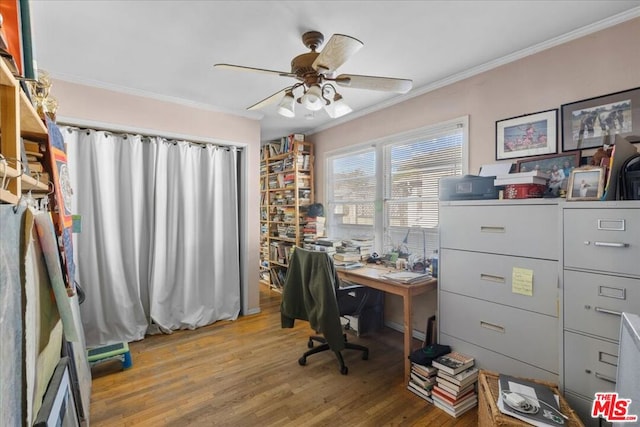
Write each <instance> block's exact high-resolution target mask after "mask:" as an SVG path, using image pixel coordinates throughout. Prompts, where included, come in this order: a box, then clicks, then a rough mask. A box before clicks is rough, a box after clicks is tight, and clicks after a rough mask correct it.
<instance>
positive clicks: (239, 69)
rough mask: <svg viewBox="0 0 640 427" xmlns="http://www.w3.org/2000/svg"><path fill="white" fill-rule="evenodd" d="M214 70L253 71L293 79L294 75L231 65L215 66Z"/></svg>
mask: <svg viewBox="0 0 640 427" xmlns="http://www.w3.org/2000/svg"><path fill="white" fill-rule="evenodd" d="M214 67H216V68H226V69H228V70H238V71H253V72H258V73H264V74H277V75H279V76H282V77H295V76H296V75H295V74H292V73H289V72H287V71H275V70H266V69H264V68H254V67H245V66H244V65H233V64H215V65H214Z"/></svg>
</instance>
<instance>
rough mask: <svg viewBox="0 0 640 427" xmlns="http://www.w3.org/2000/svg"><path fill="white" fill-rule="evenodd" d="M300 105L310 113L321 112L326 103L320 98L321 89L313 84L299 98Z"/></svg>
mask: <svg viewBox="0 0 640 427" xmlns="http://www.w3.org/2000/svg"><path fill="white" fill-rule="evenodd" d="M300 103H301V104H302V105H304V108H306V109H307V110H311V111H318V110H321V109H322V107H324V106H325V104H326V102H325V100H324V99H323V98H322V89H321V88H320V85H318V84H313V85H311V86H309V89H307V91H306V92H305V93H304V95H302V97H301V98H300Z"/></svg>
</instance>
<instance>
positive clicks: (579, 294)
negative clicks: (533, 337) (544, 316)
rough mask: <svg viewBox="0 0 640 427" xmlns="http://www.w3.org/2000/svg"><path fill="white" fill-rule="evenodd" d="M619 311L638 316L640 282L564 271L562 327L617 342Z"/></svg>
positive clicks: (637, 261)
mask: <svg viewBox="0 0 640 427" xmlns="http://www.w3.org/2000/svg"><path fill="white" fill-rule="evenodd" d="M636 263H640V259H638V260H636ZM623 311H627V312H630V313H640V279H632V278H627V277H616V276H607V275H604V274H597V273H587V272H579V271H571V270H565V271H564V326H565V328H568V329H574V330H578V331H583V332H586V333H589V334H593V335H598V336H601V337H604V338H608V339H611V340H615V341H617V340H618V336H619V334H620V319H621V317H620V316H621V314H622V312H623Z"/></svg>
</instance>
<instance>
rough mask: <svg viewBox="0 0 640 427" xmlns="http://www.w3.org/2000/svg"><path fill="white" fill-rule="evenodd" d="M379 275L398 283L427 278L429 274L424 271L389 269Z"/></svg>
mask: <svg viewBox="0 0 640 427" xmlns="http://www.w3.org/2000/svg"><path fill="white" fill-rule="evenodd" d="M380 277H384V278H385V279H389V280H393V281H395V282H400V283H414V282H420V281H422V280H425V279H428V278H430V277H431V276H430V275H429V274H426V273H415V272H413V271H390V272H388V273H384V274H381V275H380Z"/></svg>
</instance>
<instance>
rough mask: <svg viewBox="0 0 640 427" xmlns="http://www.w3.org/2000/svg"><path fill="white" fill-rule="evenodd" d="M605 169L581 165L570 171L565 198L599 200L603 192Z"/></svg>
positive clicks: (570, 199)
mask: <svg viewBox="0 0 640 427" xmlns="http://www.w3.org/2000/svg"><path fill="white" fill-rule="evenodd" d="M605 173H606V169H605V168H603V167H601V166H582V167H579V168H575V169H573V170H572V171H571V175H570V176H569V183H568V185H567V200H568V201H572V200H600V199H601V198H602V195H603V194H604V181H605Z"/></svg>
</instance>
